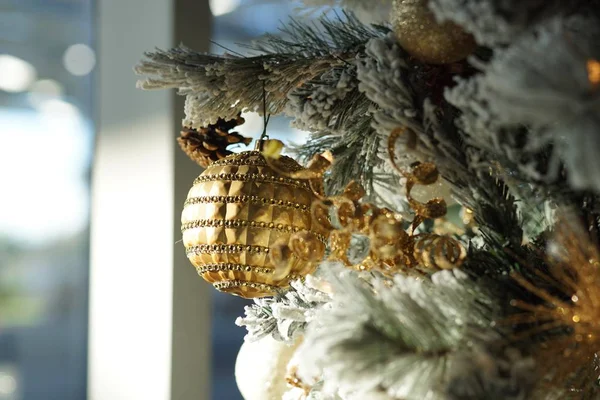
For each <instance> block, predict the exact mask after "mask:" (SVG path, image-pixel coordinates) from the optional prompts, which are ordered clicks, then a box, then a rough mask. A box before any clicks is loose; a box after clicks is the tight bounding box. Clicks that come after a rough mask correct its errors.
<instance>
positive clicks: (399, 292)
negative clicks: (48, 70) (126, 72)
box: [136, 0, 600, 400]
mask: <svg viewBox="0 0 600 400" xmlns="http://www.w3.org/2000/svg"><path fill="white" fill-rule="evenodd" d="M328 3H329V2H328ZM330 3H332V4H333V3H335V4H336V5H338V6H340V7H342V8H343V9H344V12H343V13H340V14H338V15H336V16H334V17H332V16H331V15H330V16H329V17H326V16H320V17H316V18H315V20H307V19H306V15H314V13H313V14H310V13H304V14H303V16H302V18H299V19H295V20H292V22H291V23H289V24H287V25H286V26H284V27H283V28H282V32H281V34H280V35H268V36H266V37H263V38H261V39H259V40H258V41H256V42H255V43H253V44H252V45H251V46H249V48H248V49H247V50H248V53H247V54H244V55H241V54H225V55H220V56H217V55H211V54H201V53H198V52H195V51H193V50H191V49H188V48H186V47H183V46H181V47H177V48H174V49H171V50H166V51H156V52H152V53H147V54H146V59H145V60H144V61H142V62H141V63H140V64H139V65H138V66H137V67H136V71H137V73H139V74H142V75H146V76H147V78H145V79H143V80H141V81H140V82H139V86H140V87H141V88H143V89H158V88H176V89H178V91H179V93H180V94H181V95H184V96H186V109H185V112H186V118H185V120H184V121H183V130H182V134H181V137H180V138H179V142H180V144H181V146H182V149H183V150H184V151H185V152H186V153H187V154H188V155H190V157H191V158H192V159H194V160H196V161H197V162H198V163H199V164H200V165H202V166H203V167H206V168H207V169H206V170H205V172H203V173H202V174H201V175H200V176H199V177H198V179H197V180H196V181H195V182H194V184H193V187H192V189H191V191H190V194H189V197H188V201H187V202H186V204H185V206H184V211H183V215H182V221H183V227H182V230H183V235H184V244H185V246H186V252H187V254H188V257H189V258H190V261H191V262H192V263H193V264H194V265H195V266H196V267H197V269H198V272H199V273H200V274H201V275H202V277H203V278H205V279H206V280H207V281H209V282H212V283H213V284H214V285H215V287H216V288H217V289H219V290H223V291H227V292H231V293H233V294H237V295H241V296H244V297H249V298H250V297H252V298H255V304H253V305H252V306H248V307H247V308H246V315H245V316H244V317H242V318H240V319H238V321H237V323H238V324H239V325H243V326H246V328H247V329H248V335H247V341H248V342H251V341H256V343H254V344H248V346H250V345H253V346H255V347H254V348H253V349H252V350H250V349H247V350H246V351H245V352H244V349H242V353H244V357H245V358H244V357H242V353H241V354H240V361H239V365H238V371H239V375H240V376H238V380H239V383H240V386H241V387H242V386H243V387H242V392H243V393H244V395H245V397H246V398H247V400H253V399H277V398H285V399H288V400H292V399H322V400H325V399H344V400H350V399H361V400H363V399H406V400H422V399H482V400H483V399H568V398H572V399H596V398H600V380H599V375H600V361H599V358H598V355H597V354H598V352H600V247H599V246H600V236H599V233H600V219H599V217H600V197H599V194H600V157H599V154H600V2H598V1H595V0H569V1H565V0H394V1H393V2H392V1H389V0H379V1H374V2H370V1H369V2H367V1H357V0H354V1H350V0H339V1H337V2H330ZM320 5H321V3H320V2H318V1H306V10H309V11H310V10H312V9H314V8H319V6H320ZM248 111H256V112H258V113H260V114H262V115H263V116H264V117H265V123H266V122H267V121H268V115H276V114H284V115H287V116H289V117H291V118H292V120H293V122H292V124H293V125H294V126H295V127H297V128H300V129H302V130H306V131H309V132H311V136H310V139H309V140H308V141H307V143H305V144H304V145H301V146H297V147H295V148H292V149H287V151H288V152H289V154H291V158H290V157H287V156H283V155H281V154H280V153H281V151H282V149H281V143H280V142H278V141H276V140H266V139H265V138H264V135H263V140H261V141H259V142H258V143H257V145H256V148H255V150H254V151H250V152H245V153H239V154H237V153H233V154H232V153H231V152H230V150H228V149H227V147H228V146H229V145H231V144H237V143H246V144H247V143H248V141H247V140H246V139H245V138H244V137H242V136H241V135H239V134H237V133H235V132H230V130H232V129H234V128H235V127H236V126H237V125H239V124H240V123H243V118H241V117H240V113H242V112H248ZM294 159H295V160H298V161H299V163H297V162H296V161H294ZM300 164H302V165H300ZM443 188H449V191H450V193H451V194H450V195H448V196H442V195H441V193H442V191H441V189H443ZM461 217H462V218H461ZM244 346H246V344H244ZM256 346H258V347H256ZM242 358H244V360H245V361H243V360H242ZM290 359H291V360H290ZM247 362H249V363H252V365H249V366H246V365H245V363H247ZM252 369H256V370H257V371H258V372H256V371H254V372H253V371H251V370H252ZM260 371H262V372H263V374H262V375H257V374H260ZM248 374H254V375H253V376H250V377H248V376H244V375H248ZM286 383H287V385H286ZM284 392H285V393H284Z"/></svg>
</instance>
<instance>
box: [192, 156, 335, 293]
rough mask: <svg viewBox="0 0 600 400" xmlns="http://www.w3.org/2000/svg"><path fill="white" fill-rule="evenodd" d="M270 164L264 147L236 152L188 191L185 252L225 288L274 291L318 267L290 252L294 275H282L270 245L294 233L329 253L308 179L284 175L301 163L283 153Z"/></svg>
mask: <svg viewBox="0 0 600 400" xmlns="http://www.w3.org/2000/svg"><path fill="white" fill-rule="evenodd" d="M271 165H275V167H276V168H271V167H270V166H269V165H268V164H267V162H266V161H265V158H264V157H263V156H262V155H261V153H260V152H258V151H248V152H243V153H239V154H233V155H230V156H228V157H226V158H224V159H222V160H218V161H215V162H213V163H212V164H210V165H209V166H208V168H207V169H206V170H205V171H204V172H203V173H202V174H201V175H200V176H199V177H198V178H197V179H196V180H195V181H194V185H193V186H192V189H191V190H190V192H189V194H188V198H187V200H186V202H185V206H184V209H183V213H182V216H181V222H182V228H181V229H182V232H183V243H184V245H185V248H186V253H187V256H188V258H189V260H190V261H191V263H192V264H193V265H194V266H195V267H196V269H197V270H198V273H199V274H200V275H201V276H202V277H203V278H204V279H205V280H207V281H208V282H210V283H212V284H213V285H214V287H215V288H216V289H218V290H220V291H223V292H228V293H232V294H235V295H238V296H242V297H246V298H253V297H263V296H269V295H272V294H274V293H275V291H276V290H277V289H278V288H284V287H287V286H288V285H289V282H290V281H291V280H293V279H296V278H298V277H300V276H304V275H307V274H309V273H311V272H313V271H314V269H315V268H316V262H314V261H312V262H310V261H308V260H304V259H300V258H298V255H297V254H295V253H294V252H290V255H289V257H290V259H289V260H288V261H289V263H288V266H290V265H291V269H290V272H289V274H288V275H287V276H283V277H282V278H281V279H276V276H275V274H274V271H275V265H274V264H273V262H272V261H271V257H270V253H271V252H272V251H271V250H273V249H274V248H275V247H277V245H278V244H281V243H288V241H289V239H290V237H291V236H292V235H294V234H296V236H295V237H300V239H297V240H301V241H302V240H304V239H308V241H309V242H310V244H311V245H312V246H313V247H312V248H313V249H316V253H321V254H324V251H325V242H326V240H327V232H326V231H325V230H323V229H322V228H320V225H317V224H314V223H312V220H313V218H312V214H311V205H312V202H313V200H314V199H315V197H314V195H313V193H312V191H311V190H310V188H309V186H308V183H307V181H305V180H298V179H293V178H290V177H287V176H285V173H290V172H295V171H298V170H300V169H302V167H301V166H300V165H299V164H298V163H296V162H295V161H294V160H293V159H291V158H289V157H285V156H282V157H281V158H279V159H278V160H275V161H273V162H272V164H271ZM276 170H279V171H282V172H284V174H281V173H278V172H276ZM315 246H316V247H315ZM321 256H322V255H321ZM311 258H312V259H313V260H314V259H315V257H314V254H312V257H311Z"/></svg>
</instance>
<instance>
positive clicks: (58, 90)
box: [0, 0, 96, 400]
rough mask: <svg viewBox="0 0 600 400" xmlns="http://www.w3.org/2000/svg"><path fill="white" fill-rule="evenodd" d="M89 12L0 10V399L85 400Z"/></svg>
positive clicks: (14, 6) (32, 2)
mask: <svg viewBox="0 0 600 400" xmlns="http://www.w3.org/2000/svg"><path fill="white" fill-rule="evenodd" d="M92 9H93V5H92V2H91V0H56V1H48V0H4V1H2V2H0V182H1V183H2V192H1V193H0V196H1V197H0V400H82V399H85V398H86V376H87V367H86V366H87V319H88V312H87V309H88V258H89V257H88V255H89V244H88V236H89V235H88V227H89V199H90V185H89V177H90V163H91V154H92V149H93V139H94V136H93V124H92V121H91V118H90V116H91V111H90V110H91V98H92V93H91V90H92V76H93V71H94V67H95V62H96V59H95V53H94V49H93V38H92V32H93V24H92V17H93V15H92Z"/></svg>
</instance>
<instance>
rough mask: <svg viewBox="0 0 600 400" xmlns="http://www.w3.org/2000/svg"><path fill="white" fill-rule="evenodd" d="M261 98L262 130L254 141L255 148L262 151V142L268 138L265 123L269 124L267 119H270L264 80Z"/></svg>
mask: <svg viewBox="0 0 600 400" xmlns="http://www.w3.org/2000/svg"><path fill="white" fill-rule="evenodd" d="M262 100H263V131H262V133H261V134H260V138H259V139H258V141H257V142H256V150H259V151H262V147H263V143H264V141H265V140H266V139H268V138H269V135H267V125H268V124H269V119H271V114H268V115H267V89H266V88H265V81H264V80H263V81H262Z"/></svg>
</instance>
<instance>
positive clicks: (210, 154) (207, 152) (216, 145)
mask: <svg viewBox="0 0 600 400" xmlns="http://www.w3.org/2000/svg"><path fill="white" fill-rule="evenodd" d="M243 123H244V118H242V117H241V115H239V114H238V116H237V118H235V119H231V120H229V121H225V120H224V119H221V118H219V120H218V121H217V122H216V123H215V124H212V125H208V126H207V127H203V128H200V129H195V128H189V127H183V129H182V130H181V136H180V137H179V138H177V142H178V143H179V146H180V147H181V149H182V150H183V151H184V152H185V154H187V155H188V157H190V158H191V159H192V160H193V161H195V162H196V163H197V164H198V165H200V166H201V167H203V168H206V167H208V165H209V164H210V163H212V162H213V161H216V160H220V159H221V158H225V157H227V156H228V155H230V154H231V153H232V152H231V151H229V150H227V147H228V146H229V145H232V144H236V143H244V144H245V145H248V144H250V142H251V141H252V138H247V137H244V136H242V135H240V134H239V133H237V132H229V131H230V130H231V129H234V128H235V127H236V126H238V125H241V124H243Z"/></svg>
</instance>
